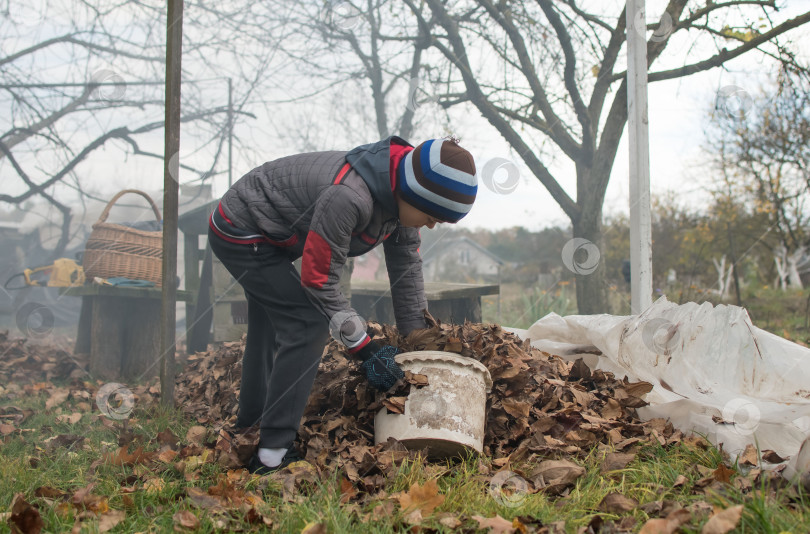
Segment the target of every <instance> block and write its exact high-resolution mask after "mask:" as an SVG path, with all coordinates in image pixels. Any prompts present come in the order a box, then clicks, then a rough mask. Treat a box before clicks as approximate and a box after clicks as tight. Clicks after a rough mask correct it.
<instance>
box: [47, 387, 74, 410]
mask: <svg viewBox="0 0 810 534" xmlns="http://www.w3.org/2000/svg"><path fill="white" fill-rule="evenodd" d="M49 393H50V397H49V398H48V400H46V401H45V409H46V410H52V409H53V408H56V407H57V406H59V405H60V404H62V403H63V402H65V401H66V400H67V398H68V395H70V390H69V389H67V388H53V389H51V390H50V391H49Z"/></svg>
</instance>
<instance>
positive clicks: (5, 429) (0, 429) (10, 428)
mask: <svg viewBox="0 0 810 534" xmlns="http://www.w3.org/2000/svg"><path fill="white" fill-rule="evenodd" d="M15 430H17V427H15V426H14V425H7V424H5V423H3V424H0V434H3V435H4V436H7V435H9V434H11V433H12V432H14V431H15Z"/></svg>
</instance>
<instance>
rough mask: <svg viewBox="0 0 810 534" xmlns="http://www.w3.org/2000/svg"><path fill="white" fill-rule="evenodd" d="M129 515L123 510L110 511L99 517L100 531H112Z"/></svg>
mask: <svg viewBox="0 0 810 534" xmlns="http://www.w3.org/2000/svg"><path fill="white" fill-rule="evenodd" d="M126 516H127V513H126V512H124V511H123V510H110V511H108V512H104V513H103V514H101V515H100V516H98V531H99V532H107V531H108V530H112V529H113V528H114V527H115V526H116V525H117V524H118V523H120V522H121V521H123V520H124V519H125V518H126Z"/></svg>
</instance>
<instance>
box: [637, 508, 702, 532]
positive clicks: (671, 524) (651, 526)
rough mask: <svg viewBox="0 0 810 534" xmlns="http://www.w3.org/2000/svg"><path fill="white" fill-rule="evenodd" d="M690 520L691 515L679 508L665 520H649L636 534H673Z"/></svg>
mask: <svg viewBox="0 0 810 534" xmlns="http://www.w3.org/2000/svg"><path fill="white" fill-rule="evenodd" d="M691 518H692V514H690V513H689V511H688V510H684V509H683V508H681V509H680V510H675V511H674V512H672V513H670V514H669V515H668V516H667V517H666V518H663V519H650V520H649V521H647V522H646V523H644V526H643V527H641V530H639V531H638V534H673V533H674V532H676V531H677V530H678V529H679V528H680V527H681V525H683V524H685V523H688V522H689V520H690V519H691Z"/></svg>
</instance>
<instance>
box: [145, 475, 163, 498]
mask: <svg viewBox="0 0 810 534" xmlns="http://www.w3.org/2000/svg"><path fill="white" fill-rule="evenodd" d="M165 487H166V481H165V480H163V479H162V478H150V479H149V480H147V481H146V482H144V484H143V489H144V491H146V493H152V494H154V493H160V492H161V491H162V490H163V488H165Z"/></svg>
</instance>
